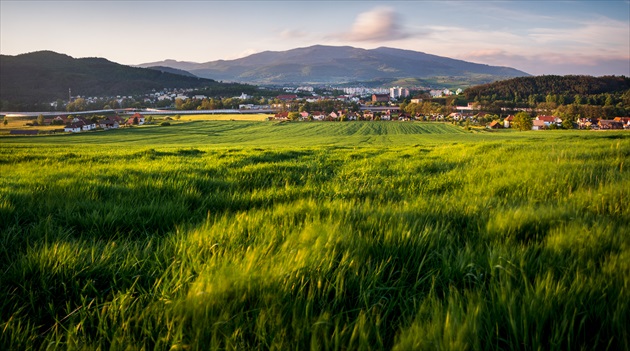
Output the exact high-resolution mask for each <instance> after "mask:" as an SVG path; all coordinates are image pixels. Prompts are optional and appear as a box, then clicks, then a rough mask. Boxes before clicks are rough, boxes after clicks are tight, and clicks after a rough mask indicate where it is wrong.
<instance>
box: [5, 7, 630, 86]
mask: <svg viewBox="0 0 630 351" xmlns="http://www.w3.org/2000/svg"><path fill="white" fill-rule="evenodd" d="M316 44H320V45H334V46H346V45H347V46H353V47H359V48H365V49H372V48H377V47H381V46H386V47H393V48H400V49H408V50H414V51H421V52H425V53H428V54H433V55H439V56H445V57H450V58H455V59H461V60H466V61H471V62H476V63H484V64H489V65H496V66H508V67H513V68H516V69H519V70H522V71H525V72H527V73H530V74H533V75H549V74H560V75H566V74H587V75H594V76H601V75H625V76H630V1H629V0H614V1H605V0H604V1H601V0H599V1H543V0H527V1H493V0H486V1H474V0H468V1H417V0H416V1H413V0H409V1H365V0H364V1H321V0H311V1H308V0H303V1H264V0H263V1H260V0H259V1H202V0H197V1H186V0H184V1H150V0H145V1H123V0H118V1H116V0H114V1H98V0H96V1H94V0H91V1H90V0H87V1H78V0H75V1H55V0H51V1H29V0H19V1H14V0H0V53H1V54H3V55H18V54H22V53H27V52H33V51H40V50H52V51H55V52H58V53H63V54H67V55H70V56H72V57H75V58H79V57H104V58H106V59H108V60H110V61H113V62H117V63H121V64H126V65H135V64H141V63H148V62H155V61H161V60H165V59H174V60H178V61H191V62H208V61H214V60H220V59H224V60H229V59H236V58H240V57H245V56H247V55H250V54H254V53H257V52H262V51H267V50H271V51H283V50H289V49H294V48H298V47H307V46H311V45H316Z"/></svg>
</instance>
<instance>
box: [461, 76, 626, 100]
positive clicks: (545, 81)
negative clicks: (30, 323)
mask: <svg viewBox="0 0 630 351" xmlns="http://www.w3.org/2000/svg"><path fill="white" fill-rule="evenodd" d="M628 89H630V78H628V77H623V76H621V77H616V76H605V77H591V76H537V77H518V78H513V79H508V80H503V81H499V82H494V83H489V84H483V85H478V86H474V87H470V88H468V89H466V90H465V91H464V94H465V95H466V98H467V99H471V100H472V99H475V98H478V99H490V98H491V99H492V100H506V101H517V100H522V99H527V97H528V96H530V95H537V94H539V95H547V94H553V95H562V96H567V97H571V98H572V97H573V96H574V95H579V96H582V97H584V96H590V95H598V94H614V93H623V92H625V91H627V90H628Z"/></svg>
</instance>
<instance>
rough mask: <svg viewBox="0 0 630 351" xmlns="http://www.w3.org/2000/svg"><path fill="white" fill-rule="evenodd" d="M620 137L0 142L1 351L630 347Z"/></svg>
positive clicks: (191, 130)
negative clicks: (30, 350) (23, 350)
mask: <svg viewBox="0 0 630 351" xmlns="http://www.w3.org/2000/svg"><path fill="white" fill-rule="evenodd" d="M629 161H630V133H627V132H599V133H598V132H580V131H555V132H554V131H549V132H547V131H545V132H499V133H491V132H476V133H470V132H466V131H464V130H463V129H461V128H458V127H455V126H452V125H448V124H430V123H398V122H347V123H341V122H340V123H272V122H255V121H190V122H181V123H176V124H173V125H171V126H164V127H162V126H149V127H141V128H129V129H124V130H112V131H106V132H98V133H83V134H77V135H54V136H38V137H0V232H1V234H0V242H1V245H0V269H1V274H0V287H1V289H0V330H1V334H0V335H1V336H0V349H3V350H22V349H34V350H40V349H41V350H309V349H312V350H320V349H321V350H628V349H630V336H629V332H628V330H629V329H630V328H628V321H630V286H629V283H630V236H629V233H630V209H629V206H628V204H629V203H630V185H629V180H630V171H629V170H628V168H629V164H628V163H629Z"/></svg>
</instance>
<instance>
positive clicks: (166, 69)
mask: <svg viewBox="0 0 630 351" xmlns="http://www.w3.org/2000/svg"><path fill="white" fill-rule="evenodd" d="M146 68H148V69H153V70H156V71H160V72H165V73H173V74H179V75H180V76H187V77H195V78H198V77H197V76H196V75H194V74H192V73H190V72H188V71H185V70H183V69H177V68H173V67H167V66H151V67H146Z"/></svg>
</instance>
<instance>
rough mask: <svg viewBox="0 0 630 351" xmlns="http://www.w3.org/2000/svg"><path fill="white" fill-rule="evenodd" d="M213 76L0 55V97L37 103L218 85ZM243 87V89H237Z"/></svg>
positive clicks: (51, 56) (49, 55)
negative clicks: (77, 96)
mask: <svg viewBox="0 0 630 351" xmlns="http://www.w3.org/2000/svg"><path fill="white" fill-rule="evenodd" d="M221 84H222V83H218V82H216V81H214V80H211V79H204V78H198V77H191V76H185V75H180V74H174V73H170V72H163V71H160V70H155V69H145V68H138V67H130V66H125V65H121V64H117V63H114V62H111V61H108V60H106V59H103V58H79V59H76V58H72V57H70V56H67V55H63V54H58V53H55V52H52V51H39V52H33V53H28V54H22V55H17V56H7V55H1V56H0V99H1V100H3V101H11V102H23V103H34V102H43V101H54V100H56V99H64V100H65V99H67V98H68V89H72V94H73V95H81V96H116V95H133V94H140V93H146V92H150V91H152V90H153V89H155V90H159V89H164V88H203V87H208V86H213V87H214V86H217V85H221ZM237 90H240V89H237Z"/></svg>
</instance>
